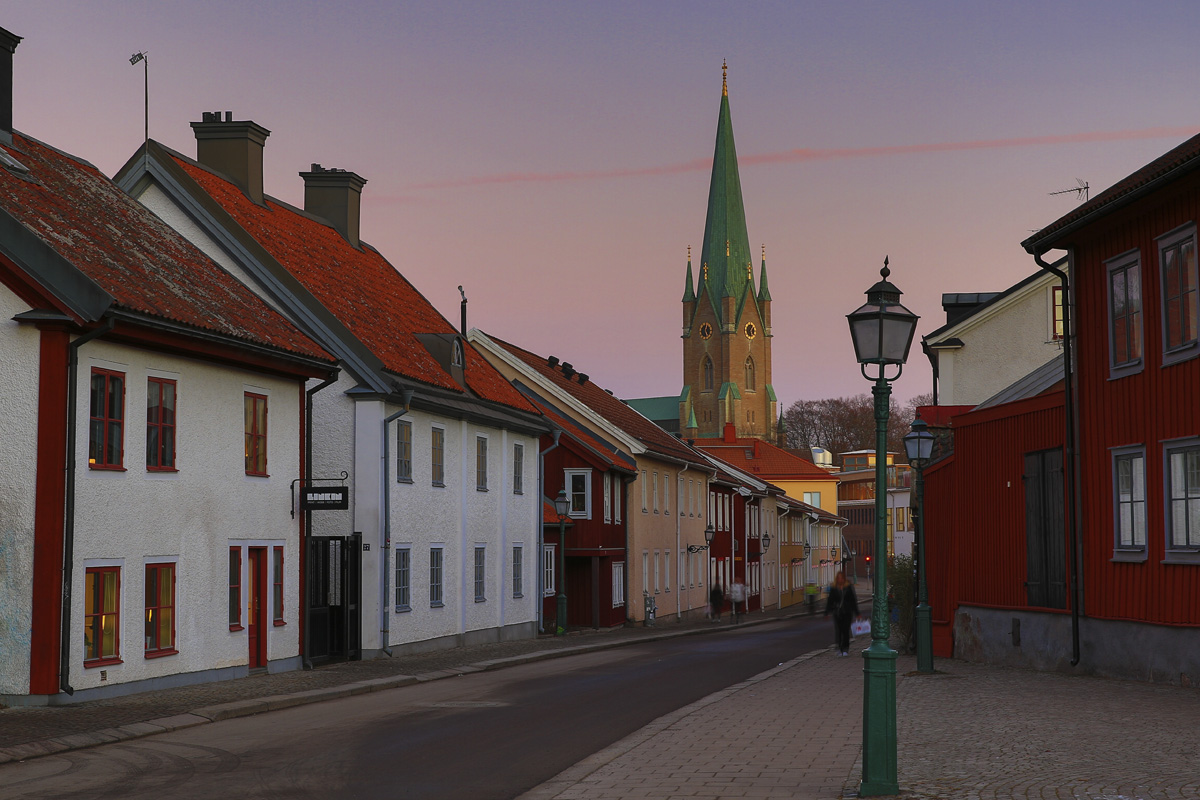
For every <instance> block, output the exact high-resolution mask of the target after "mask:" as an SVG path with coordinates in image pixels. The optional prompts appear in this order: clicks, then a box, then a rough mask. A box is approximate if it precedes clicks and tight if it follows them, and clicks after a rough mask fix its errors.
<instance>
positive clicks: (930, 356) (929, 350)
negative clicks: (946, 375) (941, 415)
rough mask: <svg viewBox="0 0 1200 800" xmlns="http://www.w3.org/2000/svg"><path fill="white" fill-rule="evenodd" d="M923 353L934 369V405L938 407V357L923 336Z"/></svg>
mask: <svg viewBox="0 0 1200 800" xmlns="http://www.w3.org/2000/svg"><path fill="white" fill-rule="evenodd" d="M921 352H922V353H924V354H925V357H926V358H928V359H929V366H930V367H932V368H933V404H934V405H935V406H936V405H937V404H938V357H937V354H936V353H934V352H933V348H932V347H930V346H929V342H927V341H925V337H923V336H922V337H921Z"/></svg>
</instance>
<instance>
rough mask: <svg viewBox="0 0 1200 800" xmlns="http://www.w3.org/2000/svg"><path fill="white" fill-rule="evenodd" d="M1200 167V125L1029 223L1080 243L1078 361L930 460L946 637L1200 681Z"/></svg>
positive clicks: (1145, 675) (1027, 658) (1046, 254)
mask: <svg viewBox="0 0 1200 800" xmlns="http://www.w3.org/2000/svg"><path fill="white" fill-rule="evenodd" d="M1198 168H1200V136H1197V137H1194V138H1192V139H1190V140H1188V141H1187V142H1184V143H1183V144H1182V145H1180V146H1179V147H1177V148H1175V149H1174V150H1172V151H1170V152H1169V153H1167V154H1165V155H1163V156H1162V157H1161V158H1159V159H1157V160H1155V161H1154V162H1152V163H1150V164H1148V165H1146V166H1145V167H1143V168H1142V169H1140V170H1138V171H1137V172H1134V173H1133V174H1132V175H1130V176H1128V177H1127V178H1125V179H1124V180H1122V181H1120V182H1118V183H1117V184H1115V185H1114V186H1112V187H1111V188H1109V189H1108V190H1106V191H1104V192H1103V193H1101V194H1099V195H1098V196H1096V197H1095V198H1093V199H1092V200H1091V201H1089V202H1087V203H1084V204H1083V205H1081V206H1080V207H1079V208H1077V209H1075V210H1074V211H1072V212H1071V213H1070V214H1067V215H1066V216H1064V217H1063V218H1061V219H1059V220H1058V221H1056V222H1054V223H1053V224H1051V225H1049V226H1048V227H1046V228H1044V229H1042V230H1041V231H1038V232H1037V233H1036V234H1034V235H1033V236H1031V237H1030V238H1029V239H1027V240H1026V241H1025V242H1023V246H1024V247H1025V249H1026V250H1027V251H1028V252H1029V253H1030V254H1032V255H1033V256H1034V258H1035V260H1036V261H1037V263H1038V264H1039V266H1042V267H1043V268H1044V269H1052V268H1051V267H1050V265H1049V264H1048V262H1049V261H1050V260H1052V259H1051V258H1050V253H1051V251H1058V252H1055V253H1054V255H1055V256H1058V255H1059V254H1060V253H1061V251H1065V253H1066V256H1067V263H1068V265H1069V273H1070V278H1071V280H1070V283H1069V285H1068V287H1067V303H1066V311H1067V319H1066V323H1067V324H1066V327H1067V330H1068V333H1069V336H1068V338H1067V349H1066V352H1065V355H1066V364H1067V371H1066V374H1068V375H1069V376H1070V380H1069V381H1068V382H1067V383H1066V385H1065V386H1064V391H1063V392H1062V393H1058V394H1049V395H1043V396H1035V397H1032V398H1029V399H1026V400H1020V401H1017V402H1012V403H1007V404H1004V405H1002V406H997V407H994V408H989V409H979V410H976V411H974V412H972V413H970V414H967V415H965V416H958V417H956V418H955V419H954V429H955V442H954V455H953V456H951V457H949V458H948V459H945V460H943V461H942V462H939V463H936V464H934V465H932V466H931V467H929V468H928V470H927V480H926V505H927V508H928V512H927V522H928V526H929V527H928V532H929V534H930V543H929V550H930V571H929V574H930V576H931V587H930V596H931V601H932V603H933V605H934V617H935V619H937V620H939V622H940V624H941V635H940V637H939V638H937V639H936V641H938V642H939V644H940V648H939V649H940V650H941V651H942V652H943V653H946V652H948V650H949V647H948V645H949V644H950V642H949V641H948V637H947V633H948V630H949V629H951V627H950V626H952V630H953V640H952V642H953V649H954V652H955V654H956V655H960V656H966V657H979V658H983V659H986V660H989V661H1000V662H1012V663H1024V664H1031V665H1034V666H1038V667H1043V668H1067V667H1068V666H1073V667H1074V668H1075V669H1078V670H1083V671H1087V672H1095V673H1099V674H1106V675H1113V676H1119V677H1129V678H1138V679H1149V680H1153V681H1161V682H1169V683H1182V684H1185V685H1186V684H1195V683H1197V682H1200V648H1198V647H1196V642H1197V633H1198V632H1200V631H1198V628H1200V407H1198V406H1197V397H1198V394H1200V392H1198V389H1200V338H1198V335H1197V328H1198V326H1197V318H1198V314H1197V299H1198V294H1200V292H1198V286H1200V280H1198V278H1197V259H1196V235H1197V219H1198V218H1200V171H1198ZM1072 364H1073V365H1074V366H1073V367H1072V366H1071V365H1072ZM1064 411H1065V413H1063V412H1064ZM1076 576H1077V577H1078V580H1075V577H1076Z"/></svg>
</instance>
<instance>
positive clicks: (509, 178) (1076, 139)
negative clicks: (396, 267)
mask: <svg viewBox="0 0 1200 800" xmlns="http://www.w3.org/2000/svg"><path fill="white" fill-rule="evenodd" d="M1195 133H1196V128H1143V129H1141V130H1133V131H1094V132H1091V133H1069V134H1064V135H1062V136H1025V137H1018V138H1014V139H979V140H976V141H969V142H939V143H936V144H905V145H892V146H887V147H832V148H810V147H798V148H796V149H794V150H783V151H780V152H776V153H759V154H757V155H750V156H739V157H738V163H739V164H740V165H741V166H743V167H745V166H749V165H757V164H787V163H794V162H799V161H833V160H835V159H840V158H873V157H879V156H904V155H912V154H916V153H953V152H959V151H963V150H998V149H1003V148H1012V147H1042V146H1045V145H1056V144H1080V143H1084V142H1121V141H1129V140H1132V139H1165V138H1177V137H1181V136H1182V137H1190V136H1193V135H1195ZM711 167H712V159H711V158H697V159H693V160H691V161H681V162H679V163H677V164H665V165H663V166H658V167H638V168H629V169H596V170H580V171H563V172H505V173H499V174H496V175H481V176H478V177H474V178H459V179H456V180H449V181H434V182H431V183H423V184H418V185H416V186H413V187H412V188H413V189H456V188H462V187H467V186H488V185H491V184H505V183H562V182H566V181H592V180H604V179H610V178H644V177H653V176H658V175H677V174H680V173H684V172H701V171H707V170H709V169H711Z"/></svg>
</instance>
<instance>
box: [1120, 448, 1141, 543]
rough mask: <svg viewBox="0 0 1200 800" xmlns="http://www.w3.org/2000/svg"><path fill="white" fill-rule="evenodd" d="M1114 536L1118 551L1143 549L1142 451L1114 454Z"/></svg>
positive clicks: (1129, 450) (1134, 450) (1126, 449)
mask: <svg viewBox="0 0 1200 800" xmlns="http://www.w3.org/2000/svg"><path fill="white" fill-rule="evenodd" d="M1112 460H1113V529H1114V531H1113V533H1114V538H1115V540H1116V541H1115V546H1116V548H1117V550H1126V551H1128V550H1135V551H1144V550H1145V549H1146V456H1145V452H1144V451H1143V450H1142V448H1141V447H1123V448H1119V449H1116V450H1114V451H1113V454H1112Z"/></svg>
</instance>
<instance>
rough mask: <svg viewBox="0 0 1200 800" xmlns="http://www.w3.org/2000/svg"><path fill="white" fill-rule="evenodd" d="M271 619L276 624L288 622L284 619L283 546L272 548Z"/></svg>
mask: <svg viewBox="0 0 1200 800" xmlns="http://www.w3.org/2000/svg"><path fill="white" fill-rule="evenodd" d="M271 573H272V578H271V621H272V622H273V623H274V624H275V625H284V624H286V623H285V622H284V620H283V548H282V547H274V548H272V549H271Z"/></svg>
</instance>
